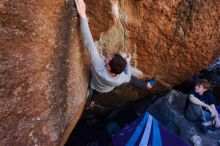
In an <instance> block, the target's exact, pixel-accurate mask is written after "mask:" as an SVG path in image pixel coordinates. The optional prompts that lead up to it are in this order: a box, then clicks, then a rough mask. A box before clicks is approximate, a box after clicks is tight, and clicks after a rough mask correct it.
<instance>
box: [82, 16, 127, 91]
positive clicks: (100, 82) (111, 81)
mask: <svg viewBox="0 0 220 146" xmlns="http://www.w3.org/2000/svg"><path fill="white" fill-rule="evenodd" d="M80 29H81V33H82V37H83V43H84V46H85V47H86V48H87V50H88V53H89V56H90V58H91V62H92V67H91V68H92V69H91V70H92V79H91V82H90V87H91V88H92V89H94V90H96V91H98V92H101V93H104V92H109V91H111V90H113V89H114V88H115V87H117V86H120V85H121V84H123V83H127V82H129V81H130V79H131V67H130V64H129V63H127V65H126V68H125V71H124V72H122V73H121V74H118V75H117V76H115V77H112V76H111V75H110V74H109V72H108V71H107V69H106V67H105V62H104V59H103V58H102V57H101V56H100V54H99V52H98V50H97V48H96V46H95V43H94V41H93V38H92V34H91V32H90V29H89V24H88V20H87V19H82V18H81V20H80Z"/></svg>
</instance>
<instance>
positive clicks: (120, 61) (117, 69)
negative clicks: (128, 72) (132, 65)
mask: <svg viewBox="0 0 220 146" xmlns="http://www.w3.org/2000/svg"><path fill="white" fill-rule="evenodd" d="M126 64H127V61H126V60H125V59H124V58H123V57H122V56H121V55H119V54H114V55H113V57H112V59H111V60H110V62H109V64H108V65H109V66H110V68H111V72H112V73H115V74H120V73H122V72H123V71H124V70H125V67H126Z"/></svg>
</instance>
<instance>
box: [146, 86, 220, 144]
mask: <svg viewBox="0 0 220 146" xmlns="http://www.w3.org/2000/svg"><path fill="white" fill-rule="evenodd" d="M186 99H187V95H186V94H183V93H181V92H178V91H175V90H172V91H171V92H169V93H168V94H166V95H165V96H163V97H161V98H160V99H158V100H157V101H156V102H155V103H154V104H153V105H151V106H150V107H149V108H148V110H147V111H148V112H149V113H151V114H152V115H153V116H154V117H155V118H156V119H157V120H159V121H160V122H161V123H162V124H163V125H164V126H165V127H167V128H168V129H170V130H171V131H172V132H174V133H175V134H176V135H177V136H179V137H181V138H182V139H184V140H185V141H187V142H188V143H190V144H192V145H193V141H192V137H193V136H194V137H195V136H196V135H197V136H199V137H200V139H201V144H202V146H208V145H209V146H218V140H220V137H219V135H220V130H216V131H214V132H212V131H210V130H209V131H206V132H205V130H204V129H202V128H201V126H200V124H199V123H198V122H192V121H189V120H187V119H186V118H185V116H184V107H185V103H186Z"/></svg>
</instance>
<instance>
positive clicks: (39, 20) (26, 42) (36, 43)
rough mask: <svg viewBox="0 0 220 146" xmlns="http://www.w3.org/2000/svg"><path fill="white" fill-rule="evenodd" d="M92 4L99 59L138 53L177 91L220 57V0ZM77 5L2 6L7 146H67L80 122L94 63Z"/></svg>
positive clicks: (0, 109) (1, 121) (140, 65)
mask: <svg viewBox="0 0 220 146" xmlns="http://www.w3.org/2000/svg"><path fill="white" fill-rule="evenodd" d="M85 2H86V4H87V11H88V17H89V22H90V26H91V30H92V33H93V36H94V39H95V41H96V44H97V46H98V48H99V51H100V53H101V54H106V53H114V52H120V51H122V52H124V51H127V52H131V53H132V55H133V58H132V65H133V66H134V67H136V68H137V69H139V70H141V71H143V74H144V75H145V76H144V77H146V78H147V77H151V76H157V77H158V78H159V79H160V80H161V81H162V82H164V83H165V84H167V85H170V86H173V85H176V84H178V83H180V82H181V81H183V80H184V79H186V78H187V77H189V76H190V75H192V74H194V73H196V72H198V71H199V70H201V69H202V68H204V67H206V66H207V65H208V64H209V63H210V62H211V61H212V60H213V59H214V58H216V57H217V56H219V55H220V48H219V14H220V12H219V10H218V5H219V1H215V0H210V1H203V0H198V1H197V0H196V1H171V0H168V1H166V2H164V1H162V0H158V1H156V2H155V1H146V0H138V1H137V0H129V1H128V0H120V1H117V0H104V1H103V0H96V1H91V0H85ZM72 5H73V1H68V0H67V1H63V0H56V1H34V0H29V1H27V0H10V1H7V0H2V1H1V2H0V72H1V74H0V79H1V80H0V145H34V144H36V145H63V144H64V143H65V141H66V139H67V138H68V135H69V134H70V132H71V130H72V129H73V128H74V126H75V124H76V122H77V121H78V119H79V117H80V115H81V113H82V110H83V107H84V103H85V99H86V90H87V87H88V82H89V63H88V62H89V61H88V60H89V58H88V56H87V54H86V51H85V49H83V48H82V45H81V41H80V35H79V19H78V17H77V13H76V10H75V8H71V6H72ZM163 89H165V87H164V86H162V85H161V86H158V88H157V89H155V90H156V91H161V90H163Z"/></svg>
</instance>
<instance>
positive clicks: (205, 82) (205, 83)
mask: <svg viewBox="0 0 220 146" xmlns="http://www.w3.org/2000/svg"><path fill="white" fill-rule="evenodd" d="M196 84H197V85H202V86H203V87H204V88H205V89H207V90H209V89H210V87H211V84H210V83H209V81H208V80H206V79H200V80H198V81H197V82H196Z"/></svg>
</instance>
